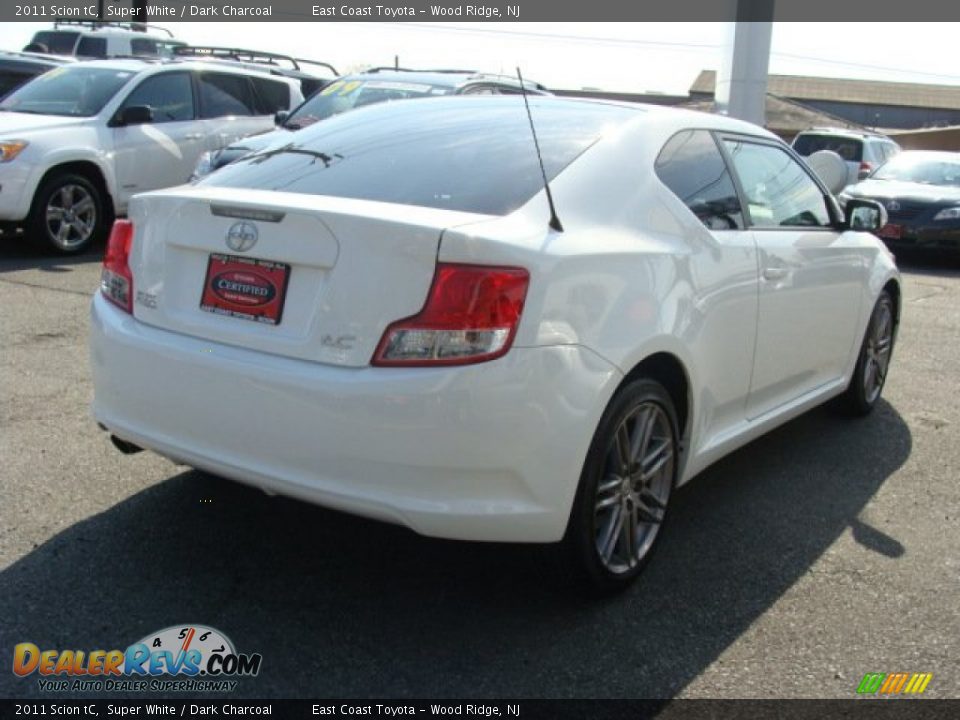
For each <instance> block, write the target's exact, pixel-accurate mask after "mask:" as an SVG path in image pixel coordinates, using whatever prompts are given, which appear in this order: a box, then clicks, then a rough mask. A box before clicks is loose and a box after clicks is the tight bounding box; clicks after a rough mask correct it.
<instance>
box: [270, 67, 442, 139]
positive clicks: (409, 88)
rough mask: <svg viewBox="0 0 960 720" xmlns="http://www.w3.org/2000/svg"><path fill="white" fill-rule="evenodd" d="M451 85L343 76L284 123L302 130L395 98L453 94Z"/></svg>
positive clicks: (298, 109) (299, 108) (303, 105)
mask: <svg viewBox="0 0 960 720" xmlns="http://www.w3.org/2000/svg"><path fill="white" fill-rule="evenodd" d="M454 90H455V88H454V87H453V86H451V85H434V84H431V83H426V82H414V81H410V82H404V81H398V80H359V79H352V78H343V79H341V80H336V81H334V82H332V83H330V84H329V85H327V86H326V87H325V88H324V89H323V90H321V91H320V92H319V93H317V94H316V95H314V96H313V97H311V98H310V99H309V100H307V101H306V102H305V103H303V104H302V105H301V106H300V107H298V108H297V109H296V110H294V111H293V113H291V114H290V117H288V118H287V121H286V122H285V123H284V125H285V126H286V127H288V128H293V129H297V130H299V129H300V128H304V127H307V126H308V125H312V124H313V123H315V122H317V121H318V120H323V119H325V118H328V117H330V116H331V115H336V114H338V113H342V112H344V111H346V110H353V109H354V108H358V107H363V106H364V105H375V104H376V103H382V102H389V101H391V100H409V99H411V98H425V97H434V96H437V95H441V96H442V95H452V94H453V93H454Z"/></svg>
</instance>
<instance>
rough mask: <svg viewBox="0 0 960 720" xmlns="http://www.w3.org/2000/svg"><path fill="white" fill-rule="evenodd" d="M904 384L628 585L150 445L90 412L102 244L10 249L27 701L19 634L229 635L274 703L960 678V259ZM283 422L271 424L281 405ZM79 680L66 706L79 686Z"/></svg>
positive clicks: (897, 375) (2, 493)
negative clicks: (586, 582)
mask: <svg viewBox="0 0 960 720" xmlns="http://www.w3.org/2000/svg"><path fill="white" fill-rule="evenodd" d="M901 267H902V269H903V271H904V276H905V304H904V310H903V319H902V325H901V333H900V338H899V343H898V346H897V348H896V351H895V354H894V360H893V366H892V370H891V374H890V377H889V381H888V383H887V387H886V390H885V398H886V400H885V401H884V402H883V403H882V404H881V406H880V407H879V409H878V411H877V412H876V413H874V415H873V416H871V417H869V418H867V419H864V420H850V419H846V418H843V417H839V416H837V415H835V414H834V413H832V412H831V411H830V410H829V409H826V408H825V409H819V410H815V411H813V412H811V413H809V414H807V415H805V416H804V417H801V418H799V419H797V420H795V421H793V422H791V423H789V424H787V425H785V426H783V427H782V428H780V429H779V430H777V431H775V432H774V433H772V434H771V435H769V436H767V437H765V438H763V439H761V440H759V441H757V442H754V443H752V444H751V445H749V446H747V447H745V448H743V449H742V450H740V451H738V452H736V453H735V454H733V455H731V456H729V457H728V458H726V459H724V460H722V461H721V462H720V463H718V464H717V465H715V466H714V467H712V468H710V469H709V470H707V471H706V472H705V473H703V474H702V475H701V476H700V477H699V478H697V479H696V480H694V481H693V482H692V483H691V484H690V485H688V486H686V487H685V488H684V489H683V490H681V491H680V492H679V493H678V495H677V499H676V502H675V505H674V506H673V508H672V517H671V519H670V522H669V526H668V528H667V532H666V535H665V536H664V538H663V543H662V545H661V547H660V549H659V551H658V554H657V556H656V557H655V558H654V560H653V562H652V563H651V565H650V567H649V568H648V570H647V572H646V573H645V575H644V576H643V577H642V578H641V580H640V582H639V583H637V584H636V585H635V586H634V587H633V588H631V589H630V590H628V591H627V592H626V593H624V594H622V595H620V596H617V597H614V598H611V599H606V600H596V599H591V598H587V597H584V596H582V595H580V594H578V593H576V592H572V591H570V590H569V589H564V588H562V587H558V586H556V585H555V584H553V583H550V582H546V581H544V579H543V578H542V577H541V576H540V575H539V574H538V573H536V572H535V571H534V570H535V565H534V561H533V560H532V559H531V557H530V554H529V553H528V552H526V551H525V550H524V549H523V548H518V547H514V546H499V545H477V544H468V543H456V542H444V541H437V540H431V539H427V538H421V537H418V536H416V535H414V534H412V533H411V532H408V531H406V530H404V529H401V528H398V527H392V526H389V525H383V524H378V523H375V522H370V521H366V520H362V519H358V518H354V517H350V516H346V515H341V514H338V513H335V512H330V511H327V510H324V509H320V508H315V507H311V506H309V505H305V504H302V503H299V502H295V501H292V500H288V499H284V498H277V497H268V496H266V495H264V494H262V493H261V492H259V491H257V490H254V489H250V488H247V487H243V486H240V485H237V484H234V483H231V482H228V481H225V480H221V479H217V478H214V477H210V476H208V475H205V474H201V473H198V472H195V471H192V470H190V469H188V468H183V467H177V466H175V465H173V464H172V463H170V462H168V461H166V460H163V459H161V458H159V457H157V456H155V455H152V454H151V453H141V454H138V455H134V456H123V455H121V454H120V453H119V452H117V451H116V450H115V449H114V448H113V446H112V445H111V444H110V442H109V440H108V438H107V436H106V435H105V434H104V433H102V432H100V431H99V430H98V428H97V427H96V425H95V424H94V422H93V421H92V420H91V418H90V415H89V410H88V406H89V403H90V400H91V395H92V390H91V385H90V380H89V370H88V361H87V346H86V340H87V329H88V321H87V314H88V307H89V302H90V296H91V293H92V292H93V291H94V288H95V287H96V285H97V282H98V277H99V270H100V267H99V256H98V253H92V254H89V255H86V256H83V257H79V258H72V259H61V258H50V257H42V256H39V255H37V254H36V253H34V252H33V251H32V250H31V249H30V248H28V247H26V246H24V245H23V244H21V243H18V242H16V241H10V240H7V241H3V242H2V244H0V308H2V313H0V348H2V350H0V390H2V395H0V397H2V406H0V423H2V431H0V498H2V501H0V618H3V620H2V622H0V652H2V653H3V654H4V656H5V657H4V659H3V660H2V664H3V666H5V667H6V670H5V671H2V672H0V697H37V696H39V695H40V693H39V692H38V688H37V681H36V676H35V675H34V676H32V677H31V678H28V679H20V678H17V677H15V676H14V675H13V674H12V673H11V672H9V668H10V665H9V663H10V657H11V654H12V648H13V646H14V645H15V644H16V643H19V642H27V641H29V642H32V643H35V644H37V645H38V646H40V647H41V648H44V649H46V648H58V649H67V648H76V649H81V648H83V649H109V648H124V647H126V646H127V645H128V644H130V643H132V642H135V641H137V640H139V639H140V638H142V637H143V636H145V635H147V634H148V633H151V632H153V631H156V630H160V629H162V628H165V627H168V626H171V625H176V624H182V623H200V624H204V625H210V626H213V627H215V628H217V629H219V630H221V631H223V632H224V633H225V634H226V635H227V636H229V637H230V638H231V639H232V640H233V642H234V644H235V645H236V646H237V649H238V650H239V651H241V652H248V653H249V652H259V653H262V655H263V666H262V670H261V673H260V675H259V676H258V677H256V678H250V679H246V680H243V681H242V682H241V683H240V686H239V687H238V689H237V692H236V693H235V695H236V696H246V697H311V698H321V697H356V698H360V697H375V696H376V697H394V698H399V697H446V696H449V697H461V698H463V697H466V698H481V697H510V698H534V697H590V698H601V697H648V698H661V697H837V698H850V697H854V695H855V690H856V687H857V685H858V683H859V681H860V679H861V678H862V677H863V675H864V673H866V672H897V671H907V672H932V673H933V679H932V681H931V683H930V685H929V686H928V688H927V691H926V695H929V696H935V697H958V696H960V667H958V658H960V647H958V638H960V601H958V598H960V532H957V528H958V522H960V487H958V469H960V442H958V437H960V435H958V429H960V404H958V402H957V396H958V392H960V352H958V351H960V271H958V270H957V266H956V264H953V265H950V264H949V263H948V262H947V261H946V260H943V259H939V258H933V259H929V258H905V259H902V260H901ZM262 421H263V422H264V423H267V422H269V418H263V420H262ZM58 697H63V696H58Z"/></svg>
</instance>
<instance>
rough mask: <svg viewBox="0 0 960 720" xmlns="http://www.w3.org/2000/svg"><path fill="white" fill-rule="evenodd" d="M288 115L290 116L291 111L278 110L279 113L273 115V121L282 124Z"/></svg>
mask: <svg viewBox="0 0 960 720" xmlns="http://www.w3.org/2000/svg"><path fill="white" fill-rule="evenodd" d="M288 117H290V113H289V112H288V111H287V110H278V111H277V114H276V115H274V116H273V122H274V124H275V125H278V126H282V125H283V124H284V123H285V122H286V121H287V118H288Z"/></svg>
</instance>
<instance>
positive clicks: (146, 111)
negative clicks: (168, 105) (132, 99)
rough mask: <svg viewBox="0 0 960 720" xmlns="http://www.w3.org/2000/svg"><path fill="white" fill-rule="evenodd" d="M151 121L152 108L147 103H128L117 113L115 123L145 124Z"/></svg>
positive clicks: (122, 124)
mask: <svg viewBox="0 0 960 720" xmlns="http://www.w3.org/2000/svg"><path fill="white" fill-rule="evenodd" d="M152 122H153V108H151V107H150V106H148V105H130V106H128V107H125V108H123V109H122V110H121V111H120V112H118V113H117V120H116V123H115V124H116V125H120V126H121V127H122V126H124V125H145V124H147V123H152Z"/></svg>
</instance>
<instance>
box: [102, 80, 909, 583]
mask: <svg viewBox="0 0 960 720" xmlns="http://www.w3.org/2000/svg"><path fill="white" fill-rule="evenodd" d="M530 106H531V111H532V119H533V122H534V124H535V127H536V132H537V135H538V137H539V142H540V149H541V151H542V159H543V166H544V174H545V175H546V177H547V178H548V179H549V187H550V190H552V194H553V198H554V200H555V208H556V218H554V217H553V216H552V214H551V210H550V207H549V202H548V194H547V192H546V191H545V186H544V174H541V167H540V164H539V162H538V158H537V150H536V148H535V145H534V141H533V137H532V135H531V127H530V122H529V120H528V117H527V114H526V112H525V110H524V103H523V99H522V98H520V97H482V98H473V99H471V98H456V99H454V100H447V99H443V98H437V99H428V100H422V101H417V102H410V103H396V104H389V103H387V104H383V105H377V106H372V107H370V108H366V109H362V110H358V111H355V112H353V113H349V114H347V115H344V116H341V117H334V118H332V119H330V120H327V121H325V122H322V123H318V124H317V125H315V126H313V127H311V128H308V129H305V130H303V131H301V132H299V133H297V134H296V136H295V137H292V138H290V139H288V140H285V141H284V143H281V144H279V145H273V146H271V147H268V148H267V149H265V150H263V151H261V152H259V153H258V154H256V155H254V156H251V157H249V158H247V159H244V160H242V161H240V162H238V163H236V164H235V165H231V166H229V167H227V168H224V169H223V170H221V171H218V172H216V173H214V174H213V175H210V176H209V177H207V178H206V179H205V180H203V181H202V182H200V183H199V184H197V185H195V186H190V187H179V188H173V189H169V190H163V191H158V192H152V193H148V194H144V195H139V196H136V197H135V198H134V199H133V201H132V202H131V205H130V212H129V220H120V221H118V222H117V224H116V226H115V227H114V229H113V232H112V234H111V237H110V240H109V243H108V249H107V253H106V257H105V260H104V268H103V280H102V290H101V292H100V293H98V295H97V296H96V298H95V299H94V302H93V309H92V331H91V346H92V348H91V350H92V364H93V377H94V383H95V389H96V393H95V400H94V404H93V412H94V415H95V417H96V419H97V420H98V422H99V423H101V425H102V426H104V427H105V428H107V429H108V430H109V432H110V433H111V435H112V436H113V437H114V441H115V443H116V444H117V446H118V447H120V448H121V449H122V450H126V451H136V450H139V449H140V448H150V449H152V450H154V451H156V452H158V453H161V454H162V455H165V456H167V457H170V458H172V459H175V460H177V461H180V462H183V463H186V464H188V465H192V466H195V467H198V468H203V469H205V470H207V471H210V472H213V473H217V474H220V475H223V476H226V477H229V478H233V479H236V480H239V481H241V482H245V483H250V484H253V485H257V486H261V487H263V488H265V489H268V490H270V491H274V492H279V493H284V494H287V495H291V496H294V497H298V498H301V499H303V500H307V501H309V502H314V503H317V504H320V505H325V506H328V507H332V508H338V509H341V510H345V511H348V512H352V513H357V514H360V515H366V516H370V517H374V518H380V519H383V520H387V521H391V522H396V523H401V524H403V525H406V526H408V527H410V528H412V529H413V530H415V531H417V532H419V533H423V534H425V535H432V536H437V537H446V538H459V539H465V540H480V541H514V542H529V543H556V550H557V552H558V553H560V554H561V557H564V558H566V560H567V562H568V563H569V567H572V568H576V569H577V571H578V572H579V573H582V574H583V575H584V576H585V577H586V578H587V579H588V580H590V581H592V582H593V583H594V584H596V585H599V586H601V587H605V588H617V587H622V586H624V585H625V584H626V583H628V582H629V581H630V580H632V579H633V578H634V577H636V576H637V574H639V572H640V571H641V569H642V568H643V566H644V565H645V563H646V561H647V560H648V559H649V556H650V551H651V549H652V547H653V546H654V541H655V540H656V539H657V536H658V534H659V531H660V528H661V525H662V523H663V521H664V519H665V517H666V516H667V514H668V505H669V501H670V496H671V492H672V490H673V489H674V487H675V486H677V485H679V484H682V483H683V482H685V481H686V480H688V479H690V478H691V477H693V476H694V475H696V474H697V473H698V472H700V471H701V470H703V469H704V468H705V467H706V466H707V465H709V464H710V463H712V462H713V461H715V460H717V459H718V458H719V457H721V456H722V455H724V454H726V453H729V452H730V451H731V450H733V449H734V448H737V447H739V446H741V445H743V444H745V443H747V442H748V441H750V440H751V439H753V438H756V437H757V436H758V435H761V434H762V433H764V432H766V431H768V430H770V429H771V428H773V427H775V426H777V425H779V424H781V423H783V422H785V421H786V420H789V419H790V418H792V417H795V416H796V415H798V414H800V413H803V412H804V411H806V410H808V409H810V408H812V407H814V406H815V405H818V404H820V403H823V402H824V401H826V400H828V399H830V398H833V397H835V396H842V401H843V402H844V403H845V404H846V406H847V407H848V408H850V409H851V410H853V411H855V412H859V413H867V412H869V411H870V410H871V409H872V408H873V407H874V406H875V405H876V403H877V401H878V398H879V396H880V392H881V390H882V388H883V384H884V379H885V377H886V374H887V369H888V366H889V362H890V356H891V351H892V348H893V343H894V339H895V337H896V331H897V323H898V319H899V309H900V283H899V276H898V273H897V270H896V267H895V265H894V262H893V259H892V257H891V256H890V254H889V253H888V252H887V250H886V249H885V248H884V246H883V245H882V244H881V243H880V241H878V240H877V239H876V238H875V237H874V236H873V235H871V234H870V233H869V232H865V231H866V230H872V229H877V228H879V227H880V226H882V225H883V224H884V223H885V213H884V211H883V209H882V208H881V207H880V206H879V205H877V204H876V203H873V202H872V201H869V200H854V201H851V202H849V203H848V204H847V207H846V216H845V217H844V216H843V215H842V214H841V212H840V210H839V207H838V205H837V204H836V203H835V202H834V200H833V197H832V196H831V195H830V193H829V192H828V189H827V188H826V187H824V185H823V184H822V183H821V182H820V180H819V179H818V178H817V177H815V176H814V175H813V174H811V172H810V170H809V169H808V168H807V166H806V165H804V163H803V162H802V161H800V160H798V158H797V156H796V155H795V154H794V153H793V152H792V151H791V150H790V149H789V148H788V147H787V146H786V145H784V144H783V143H782V142H780V141H779V140H778V139H776V138H775V137H774V136H772V135H770V134H769V133H766V132H765V131H763V130H761V129H759V128H757V127H755V126H753V125H749V124H746V123H743V122H739V121H735V120H732V119H728V118H723V117H718V116H709V115H702V114H696V113H690V112H684V111H678V110H672V109H664V108H654V107H643V106H626V105H619V104H609V103H599V102H586V101H577V100H561V99H554V98H539V97H538V98H531V99H530Z"/></svg>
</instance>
